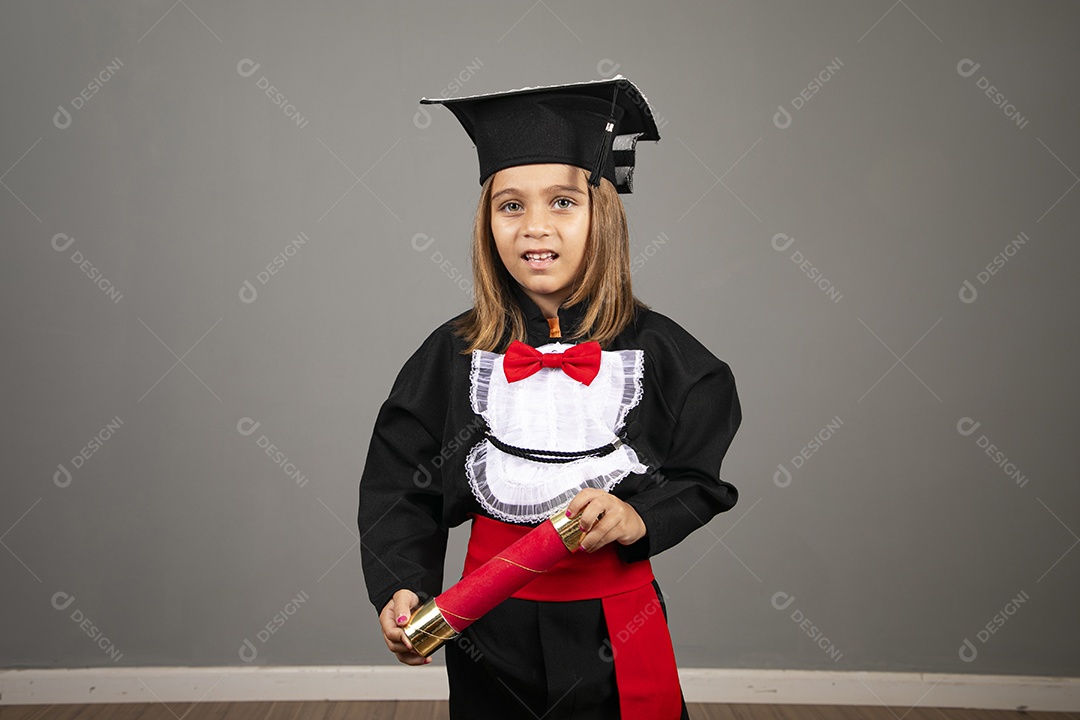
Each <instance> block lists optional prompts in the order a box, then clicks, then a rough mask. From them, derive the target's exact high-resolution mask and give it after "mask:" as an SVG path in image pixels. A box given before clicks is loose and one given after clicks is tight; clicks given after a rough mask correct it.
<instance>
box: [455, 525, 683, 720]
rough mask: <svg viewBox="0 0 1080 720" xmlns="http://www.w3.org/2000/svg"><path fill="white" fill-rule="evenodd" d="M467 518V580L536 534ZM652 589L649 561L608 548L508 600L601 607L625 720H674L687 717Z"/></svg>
mask: <svg viewBox="0 0 1080 720" xmlns="http://www.w3.org/2000/svg"><path fill="white" fill-rule="evenodd" d="M469 517H471V518H472V533H471V534H470V535H469V547H468V550H467V552H466V555H465V568H464V570H463V572H462V577H465V576H466V575H468V574H469V573H471V572H473V571H474V570H476V569H477V568H478V567H480V566H481V565H483V564H484V563H485V562H487V561H488V560H490V559H491V558H492V557H494V556H495V555H497V554H498V553H499V552H501V551H502V550H504V549H505V548H506V547H507V546H509V545H510V544H511V543H513V542H515V541H516V540H518V539H519V538H520V537H522V536H523V535H525V534H526V533H528V532H529V531H530V530H532V528H531V527H528V526H524V525H512V524H510V523H504V522H500V521H498V520H494V519H492V518H489V517H485V516H483V515H477V514H475V513H469ZM652 581H653V572H652V566H651V565H650V564H649V561H648V559H645V560H641V561H638V562H633V563H626V562H623V560H622V559H621V558H620V557H619V556H618V554H617V553H616V552H615V546H614V544H613V543H609V544H607V545H605V546H604V547H602V548H600V549H599V550H597V551H596V552H592V553H588V552H584V551H581V552H576V553H574V555H573V557H569V558H567V559H565V560H563V561H562V562H560V563H559V564H557V565H556V566H555V567H553V568H552V569H551V570H549V571H548V572H546V573H542V574H539V575H537V576H536V578H535V579H534V580H532V581H531V582H530V583H529V584H528V585H526V586H525V587H523V588H522V589H521V590H518V591H517V592H515V593H514V594H513V595H511V597H515V598H520V599H522V600H542V601H546V602H568V601H571V600H590V599H596V598H599V599H601V601H602V602H603V605H604V618H605V619H606V621H607V629H608V637H609V638H610V639H611V640H610V641H611V648H610V650H611V652H610V655H611V658H612V660H613V661H614V663H615V681H616V683H617V684H618V686H619V706H620V710H621V715H622V718H623V720H666V719H667V718H671V719H672V720H676V719H677V718H678V717H679V715H680V713H681V711H682V695H681V691H680V687H679V673H678V668H677V666H676V664H675V650H674V648H673V647H672V645H671V635H670V633H669V632H668V627H667V622H666V621H665V619H664V612H663V608H662V607H661V606H660V601H659V599H658V598H657V596H656V592H655V590H653V587H652Z"/></svg>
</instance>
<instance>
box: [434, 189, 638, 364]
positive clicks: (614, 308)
mask: <svg viewBox="0 0 1080 720" xmlns="http://www.w3.org/2000/svg"><path fill="white" fill-rule="evenodd" d="M494 177H495V176H494V175H492V176H491V177H489V178H488V179H487V180H486V181H485V182H484V185H483V189H482V190H481V192H480V203H479V204H478V206H477V208H476V219H475V220H474V222H473V239H472V269H473V308H472V310H470V311H468V312H467V313H465V315H463V316H462V317H461V318H460V319H459V320H458V321H457V323H456V324H455V327H454V329H455V331H456V332H457V334H458V335H459V336H461V337H462V338H464V339H465V341H466V342H467V343H468V346H467V347H466V349H465V350H464V351H463V353H465V354H468V353H471V352H472V351H473V350H477V349H480V350H489V351H492V352H498V351H500V350H503V349H505V346H507V345H509V344H510V341H511V340H521V341H523V342H524V341H525V340H526V335H525V326H526V323H525V315H524V313H523V312H522V309H521V307H520V305H519V304H518V302H517V300H516V298H515V297H514V293H513V291H512V287H513V285H512V283H516V282H517V280H515V279H514V277H513V276H512V275H511V274H510V272H509V271H508V270H507V269H506V266H505V265H503V262H502V259H501V258H500V257H499V253H498V250H497V249H496V247H495V237H494V235H492V232H491V209H490V207H489V206H490V205H491V186H492V182H493V179H494ZM586 186H587V188H588V191H589V212H590V222H589V237H588V240H587V241H586V246H585V257H584V259H583V263H584V274H583V276H582V278H581V282H580V283H579V284H578V286H577V287H576V288H575V289H574V292H573V293H572V294H571V295H570V297H568V298H567V299H566V302H565V303H563V304H564V305H566V306H570V305H576V304H577V303H579V302H587V303H588V304H587V305H586V307H585V311H584V315H583V316H582V318H581V322H580V324H579V326H578V327H577V328H572V329H569V328H567V329H564V332H563V339H564V340H582V341H585V340H595V341H597V342H599V343H600V345H601V346H605V345H607V344H608V343H609V342H611V340H612V339H614V338H615V336H616V335H618V334H619V333H621V332H622V331H623V330H624V329H626V326H627V325H629V324H630V323H631V321H633V319H634V313H635V311H636V310H638V309H647V308H648V306H647V305H646V304H645V303H643V302H641V301H640V300H638V299H637V298H636V297H635V296H634V294H633V292H632V291H631V287H630V233H629V229H628V226H627V224H626V209H625V208H624V207H623V204H622V200H620V199H619V195H618V192H617V191H616V190H615V186H614V185H612V184H611V183H610V182H609V181H608V180H607V179H606V178H601V180H600V185H599V187H595V188H594V187H593V186H592V185H588V183H586ZM566 330H570V333H572V334H569V335H568V334H567V332H566Z"/></svg>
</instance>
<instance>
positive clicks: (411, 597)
mask: <svg viewBox="0 0 1080 720" xmlns="http://www.w3.org/2000/svg"><path fill="white" fill-rule="evenodd" d="M419 604H420V598H419V597H418V596H417V595H416V593H414V592H413V591H412V590H405V589H404V588H403V589H401V590H398V591H397V592H396V593H394V597H392V598H390V602H388V603H386V607H384V608H383V609H382V612H381V613H379V624H380V625H382V632H383V639H384V640H385V641H386V647H388V648H390V652H392V653H394V655H397V659H398V662H402V663H405V664H406V665H426V664H427V663H429V662H431V658H430V657H424V656H423V655H421V654H420V653H418V652H416V651H415V650H413V647H412V643H410V642H409V640H408V638H406V637H405V630H404V629H403V626H404V625H405V623H407V622H408V621H409V617H410V616H411V615H412V611H413V610H415V609H416V607H417V606H418V605H419Z"/></svg>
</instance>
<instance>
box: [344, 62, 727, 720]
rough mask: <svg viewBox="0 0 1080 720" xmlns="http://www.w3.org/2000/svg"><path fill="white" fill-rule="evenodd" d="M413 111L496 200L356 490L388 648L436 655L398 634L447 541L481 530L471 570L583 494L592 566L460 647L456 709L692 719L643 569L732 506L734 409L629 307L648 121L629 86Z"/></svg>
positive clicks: (662, 327)
mask: <svg viewBox="0 0 1080 720" xmlns="http://www.w3.org/2000/svg"><path fill="white" fill-rule="evenodd" d="M421 102H423V103H441V104H444V105H446V106H447V107H448V108H449V109H450V110H452V111H453V112H454V114H455V115H456V116H457V117H458V119H459V120H460V121H461V123H462V124H463V125H464V127H465V129H466V131H467V132H468V133H469V136H470V137H471V138H472V139H473V141H474V142H475V144H476V149H477V153H478V156H479V161H480V183H481V187H482V189H481V193H480V202H479V206H478V208H477V212H476V220H475V224H474V229H473V245H472V259H473V277H474V307H473V308H472V309H471V310H469V311H467V312H465V313H462V314H460V315H458V316H457V317H455V318H453V319H451V320H449V321H447V322H446V323H445V324H443V325H441V326H440V327H438V328H437V329H435V331H434V332H432V333H431V334H430V335H429V336H428V337H427V339H426V340H425V341H424V342H423V344H422V345H421V346H420V348H419V349H418V350H417V351H416V352H415V353H414V354H413V355H412V357H410V358H409V359H408V360H407V361H406V363H405V365H404V367H403V368H402V370H401V372H400V374H399V375H398V377H397V380H396V381H395V383H394V386H393V388H392V390H391V392H390V395H389V397H388V398H387V400H386V402H385V403H384V404H383V405H382V407H381V409H380V411H379V414H378V417H377V419H376V422H375V428H374V432H373V434H372V438H371V444H370V447H369V450H368V455H367V461H366V465H365V467H364V472H363V476H362V478H361V481H360V507H359V517H358V523H359V528H360V533H361V540H360V543H361V555H362V560H363V569H364V576H365V582H366V584H367V589H368V594H369V597H370V600H371V602H372V603H373V605H374V606H375V608H376V610H378V611H379V621H380V623H381V627H382V632H383V635H384V638H385V641H386V645H387V647H388V648H389V649H390V651H391V652H393V653H394V654H395V655H396V656H397V658H398V660H399V661H401V662H403V663H405V664H408V665H419V664H424V663H426V662H430V661H431V658H430V657H428V658H424V657H422V656H420V655H419V654H418V653H417V652H415V651H414V650H413V649H412V646H411V645H410V643H409V642H408V640H407V638H406V637H405V635H404V631H403V630H402V626H404V625H405V624H406V623H407V622H408V620H409V617H410V615H411V614H412V612H413V611H414V610H416V608H417V607H418V606H419V605H421V604H422V603H423V602H426V601H427V600H429V599H430V598H432V597H434V596H435V595H438V594H439V593H440V592H441V591H442V590H443V589H444V583H443V563H444V559H445V550H446V541H447V533H448V530H449V528H451V527H456V526H458V525H460V524H462V523H464V522H466V521H467V520H468V521H470V522H471V526H470V527H471V530H470V532H471V534H470V540H469V548H468V556H467V559H466V562H465V570H464V572H463V575H464V574H468V573H469V572H471V571H472V570H473V569H475V568H476V567H477V566H478V565H479V564H481V563H483V562H484V561H485V560H487V559H488V558H490V557H491V556H492V555H493V554H495V553H497V552H499V550H500V549H501V548H503V547H506V546H507V545H508V544H509V543H510V542H512V541H513V540H514V539H516V538H517V537H520V536H521V535H522V534H524V533H526V532H528V531H529V530H530V529H531V528H532V527H535V526H536V525H537V524H539V523H541V522H543V521H545V520H546V519H547V518H548V517H549V516H550V515H551V514H552V513H553V512H555V511H556V510H560V511H561V508H562V507H565V506H566V505H567V503H568V502H569V507H568V509H567V511H566V512H567V515H569V516H571V517H574V516H578V521H579V523H580V525H581V528H582V529H583V530H584V531H586V534H585V536H584V539H583V541H582V543H581V548H582V551H580V552H577V553H575V554H574V555H572V556H570V557H568V558H566V559H565V560H563V561H562V562H561V563H560V564H559V565H557V566H556V567H555V568H554V569H553V570H551V571H549V572H548V573H545V574H543V575H539V576H538V577H537V579H536V580H534V581H533V582H531V583H530V584H529V585H527V586H526V587H525V588H524V589H523V590H522V591H519V592H518V593H515V594H514V596H513V597H511V598H509V599H507V600H506V601H505V602H503V603H501V604H500V605H498V606H497V607H496V608H495V609H494V610H493V611H491V612H490V613H488V614H487V615H485V616H484V617H482V618H479V619H478V620H476V621H475V622H473V623H472V624H471V625H470V626H469V627H468V628H466V629H465V630H464V632H463V633H462V634H461V635H459V636H458V637H457V638H456V639H454V640H452V641H450V642H448V643H447V644H446V647H445V650H446V665H447V674H448V677H449V682H450V714H451V717H452V718H469V719H470V720H475V719H476V718H488V717H491V718H515V717H522V718H526V717H530V716H531V717H545V716H548V713H551V714H550V717H560V718H618V717H622V718H626V719H629V718H648V719H649V720H668V719H669V718H670V719H671V720H674V718H680V717H681V718H687V717H688V716H687V713H686V705H685V703H684V702H683V698H682V693H681V690H680V687H679V684H678V676H677V670H676V666H675V658H674V653H673V650H672V647H671V640H670V635H669V634H668V632H667V608H666V606H665V604H664V600H663V596H662V593H661V591H660V587H659V584H658V583H657V582H656V580H655V578H654V577H653V575H652V572H651V568H650V566H649V558H650V557H652V556H653V555H656V554H658V553H660V552H663V551H664V550H666V549H668V548H670V547H672V546H673V545H675V544H677V543H678V542H680V541H681V540H682V539H683V538H684V537H686V536H687V535H688V534H689V533H690V532H692V531H693V530H695V529H697V528H700V527H701V526H702V525H704V524H705V523H707V522H708V521H709V520H710V519H711V518H712V517H713V516H715V515H716V514H717V513H720V512H724V511H726V510H729V509H730V508H731V507H732V506H734V504H735V502H736V500H737V498H738V492H737V491H736V489H735V488H734V487H733V486H732V485H731V484H729V483H727V482H724V481H722V480H720V479H719V473H720V465H721V461H722V460H723V458H724V455H725V453H726V452H727V449H728V446H729V445H730V443H731V440H732V438H733V436H734V435H735V432H736V431H737V429H738V427H739V424H740V422H741V410H740V405H739V400H738V395H737V393H736V391H735V383H734V379H733V377H732V373H731V370H730V369H729V367H728V365H727V364H726V363H724V362H723V361H721V360H719V359H717V358H716V357H715V356H714V355H713V354H712V353H711V352H710V351H709V350H708V349H706V348H705V347H704V346H703V345H702V344H701V343H700V342H698V341H697V340H696V339H694V337H693V336H691V335H690V334H689V333H688V332H687V331H686V330H684V329H683V328H682V327H680V326H679V325H677V324H676V323H675V322H674V321H672V320H670V319H669V318H667V317H665V316H664V315H662V314H660V313H657V312H655V311H652V310H650V309H649V308H648V307H647V306H646V305H644V304H643V303H641V302H640V301H639V300H638V299H637V298H636V297H635V296H634V295H633V293H632V292H631V286H630V255H629V237H628V230H627V223H626V216H625V211H624V208H623V205H622V202H621V201H620V200H619V197H618V192H629V191H630V189H631V179H632V172H633V167H634V152H635V143H636V141H637V140H639V139H642V140H658V139H659V134H658V132H657V129H656V125H655V123H654V121H653V119H652V114H651V111H650V110H649V106H648V104H647V102H646V101H645V98H644V96H642V95H641V93H640V92H639V91H638V90H637V88H636V87H634V85H633V84H631V83H630V82H629V81H627V80H626V79H625V78H622V76H616V77H615V78H614V79H612V80H605V81H599V82H586V83H575V84H571V85H564V86H549V87H543V88H526V89H522V90H513V91H509V92H506V93H496V94H491V95H480V96H472V97H467V98H454V99H436V100H427V99H423V100H421ZM455 580H456V579H455ZM449 584H452V582H451V583H448V584H447V586H448V585H449ZM660 611H662V612H660ZM552 711H554V712H552Z"/></svg>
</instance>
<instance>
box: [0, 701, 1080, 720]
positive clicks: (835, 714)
mask: <svg viewBox="0 0 1080 720" xmlns="http://www.w3.org/2000/svg"><path fill="white" fill-rule="evenodd" d="M688 708H689V710H690V717H691V718H693V720H899V719H901V718H902V719H903V720H1080V715H1072V714H1070V713H1051V712H1022V711H1016V710H963V709H957V708H924V707H916V708H906V707H894V708H886V707H882V706H875V707H869V706H857V705H758V704H754V705H718V704H708V705H702V704H689V705H688ZM447 718H449V714H448V711H447V704H446V703H445V702H217V703H212V702H207V703H168V704H167V705H166V704H163V703H154V704H152V705H148V704H142V703H123V704H117V705H106V704H99V705H7V706H3V705H0V719H2V720H178V719H182V720H446V719H447ZM508 720H512V719H508Z"/></svg>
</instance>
